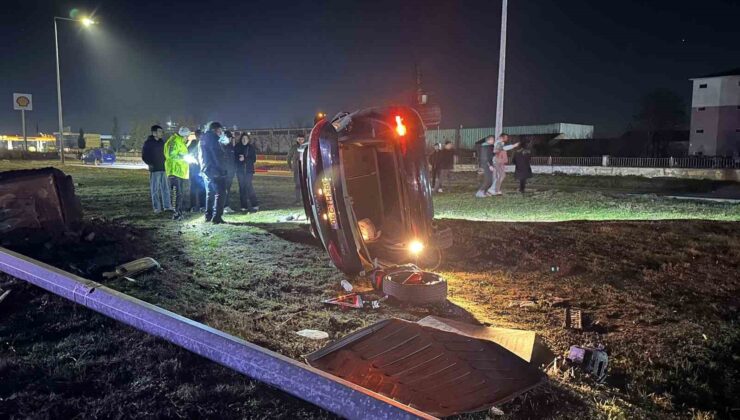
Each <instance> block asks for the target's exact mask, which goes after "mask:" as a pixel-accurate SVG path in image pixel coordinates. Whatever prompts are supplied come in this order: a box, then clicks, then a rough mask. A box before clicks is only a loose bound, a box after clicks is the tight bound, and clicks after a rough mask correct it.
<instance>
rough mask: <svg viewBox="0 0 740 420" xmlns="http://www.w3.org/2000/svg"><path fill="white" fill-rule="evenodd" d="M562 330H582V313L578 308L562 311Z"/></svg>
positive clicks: (568, 308)
mask: <svg viewBox="0 0 740 420" xmlns="http://www.w3.org/2000/svg"><path fill="white" fill-rule="evenodd" d="M563 328H567V329H574V330H582V329H583V312H582V311H581V310H580V309H578V308H571V307H567V308H565V309H563Z"/></svg>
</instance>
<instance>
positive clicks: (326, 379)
mask: <svg viewBox="0 0 740 420" xmlns="http://www.w3.org/2000/svg"><path fill="white" fill-rule="evenodd" d="M0 271H4V272H5V273H7V274H9V275H11V276H13V277H17V278H19V279H22V280H25V281H27V282H29V283H31V284H34V285H36V286H38V287H41V288H42V289H45V290H48V291H50V292H52V293H54V294H57V295H59V296H62V297H64V298H67V299H69V300H71V301H73V302H76V303H79V304H81V305H84V306H86V307H88V308H90V309H92V310H94V311H96V312H99V313H101V314H103V315H106V316H109V317H111V318H113V319H115V320H117V321H120V322H123V323H124V324H128V325H130V326H132V327H134V328H136V329H139V330H141V331H144V332H147V333H149V334H152V335H155V336H157V337H161V338H163V339H165V340H167V341H169V342H171V343H173V344H176V345H178V346H180V347H183V348H185V349H187V350H190V351H191V352H193V353H196V354H198V355H201V356H203V357H205V358H207V359H210V360H212V361H214V362H216V363H219V364H221V365H223V366H226V367H228V368H231V369H234V370H236V371H238V372H241V373H243V374H245V375H247V376H249V377H251V378H253V379H256V380H258V381H261V382H264V383H267V384H269V385H272V386H274V387H276V388H278V389H281V390H283V391H285V392H287V393H289V394H291V395H294V396H296V397H298V398H300V399H302V400H305V401H308V402H310V403H312V404H315V405H317V406H319V407H321V408H324V409H326V410H328V411H331V412H333V413H335V414H338V415H340V416H343V417H346V418H350V419H362V418H373V419H411V418H434V417H431V416H429V415H428V414H426V413H423V412H421V411H418V410H415V409H413V408H411V407H408V406H405V405H403V404H400V403H398V402H396V401H393V400H391V399H389V398H386V397H384V396H382V395H379V394H376V393H374V392H372V391H370V390H367V389H365V388H362V387H360V386H357V385H355V384H353V383H350V382H347V381H345V380H343V379H341V378H337V377H335V376H332V375H329V374H327V373H325V372H322V371H320V370H318V369H315V368H312V367H310V366H308V365H306V364H303V363H300V362H297V361H295V360H293V359H290V358H288V357H285V356H283V355H280V354H278V353H275V352H273V351H270V350H268V349H265V348H262V347H260V346H257V345H255V344H252V343H250V342H247V341H244V340H242V339H239V338H237V337H234V336H232V335H229V334H226V333H224V332H222V331H219V330H216V329H213V328H211V327H208V326H206V325H203V324H200V323H198V322H195V321H193V320H190V319H187V318H185V317H182V316H180V315H177V314H175V313H173V312H170V311H167V310H164V309H162V308H160V307H158V306H154V305H152V304H149V303H146V302H144V301H141V300H139V299H136V298H134V297H131V296H129V295H126V294H124V293H120V292H117V291H115V290H113V289H110V288H108V287H105V286H103V285H101V284H100V283H96V282H94V281H92V280H87V279H84V278H82V277H78V276H75V275H74V274H70V273H67V272H65V271H62V270H59V269H57V268H55V267H52V266H50V265H47V264H44V263H42V262H40V261H36V260H34V259H31V258H28V257H25V256H23V255H21V254H18V253H15V252H13V251H9V250H7V249H5V248H2V247H0Z"/></svg>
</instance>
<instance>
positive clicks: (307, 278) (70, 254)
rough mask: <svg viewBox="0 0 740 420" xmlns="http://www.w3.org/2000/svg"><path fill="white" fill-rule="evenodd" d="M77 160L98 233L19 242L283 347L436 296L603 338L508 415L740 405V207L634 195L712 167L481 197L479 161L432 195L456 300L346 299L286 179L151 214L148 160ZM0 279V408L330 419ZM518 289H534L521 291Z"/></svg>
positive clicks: (487, 315)
mask: <svg viewBox="0 0 740 420" xmlns="http://www.w3.org/2000/svg"><path fill="white" fill-rule="evenodd" d="M8 167H10V165H9V164H7V163H6V164H2V163H0V169H3V168H8ZM67 172H68V173H71V174H72V175H73V176H74V178H75V180H76V182H78V186H77V190H78V194H79V196H80V197H81V200H82V202H83V208H84V209H85V211H86V227H85V231H84V233H89V232H96V235H95V239H93V240H92V241H85V240H81V241H79V242H75V243H74V246H71V245H70V244H67V245H66V246H64V245H63V244H60V245H56V246H51V245H50V246H48V247H30V248H26V249H22V248H18V249H16V250H17V251H19V252H23V253H25V254H27V255H30V256H33V257H35V258H38V259H40V260H43V261H46V262H48V263H50V264H52V265H55V266H58V267H60V268H62V269H65V270H68V271H71V272H75V273H77V274H81V275H83V276H85V277H88V278H91V279H93V280H96V281H101V282H103V283H105V284H106V285H108V286H110V287H112V288H114V289H116V290H120V291H123V292H125V293H129V294H131V295H133V296H135V297H138V298H140V299H143V300H145V301H148V302H151V303H154V304H157V305H159V306H162V307H164V308H166V309H169V310H173V311H175V312H177V313H180V314H182V315H184V316H187V317H190V318H192V319H195V320H197V321H200V322H203V323H206V324H208V325H210V326H213V327H215V328H219V329H222V330H224V331H226V332H229V333H231V334H234V335H237V336H239V337H242V338H244V339H246V340H248V341H251V342H254V343H256V344H258V345H261V346H264V347H267V348H269V349H272V350H275V351H277V352H279V353H282V354H285V355H287V356H290V357H293V358H296V359H301V358H302V356H304V355H306V354H308V353H310V352H312V351H314V350H316V349H318V348H320V347H323V346H324V345H325V344H326V343H325V342H317V341H311V340H307V339H304V338H302V337H300V336H298V335H296V334H295V331H298V330H300V329H304V328H311V329H319V330H323V331H326V332H328V333H329V335H330V339H336V338H339V337H342V336H344V335H347V334H349V333H351V332H352V331H355V330H357V329H359V328H362V327H364V326H367V325H370V324H372V323H374V322H376V321H378V320H381V319H385V318H388V317H399V318H403V319H408V320H418V319H419V318H421V317H423V316H426V315H428V314H435V315H440V316H444V317H448V318H456V319H464V320H468V321H477V322H481V323H485V324H487V325H488V324H490V325H494V326H503V327H513V328H522V329H531V330H535V331H537V332H538V333H539V334H540V335H541V336H542V337H543V339H544V341H545V342H546V344H547V345H548V346H549V347H550V349H551V350H552V351H553V352H555V353H556V354H563V353H564V352H566V351H567V349H568V347H569V346H570V345H573V344H578V345H598V344H602V345H604V346H605V347H606V349H607V351H608V352H609V355H610V370H609V376H608V378H607V379H606V381H605V382H604V383H600V384H599V383H595V382H593V381H592V380H590V379H589V378H586V377H580V376H579V377H575V378H573V377H566V376H565V375H552V376H551V377H550V379H551V380H550V381H549V383H548V384H547V385H546V386H543V387H541V388H539V389H537V390H535V391H532V392H530V393H528V394H525V395H523V396H521V397H519V398H517V399H516V400H514V401H512V402H510V403H507V404H505V405H503V406H502V407H500V408H501V410H503V411H504V413H506V416H507V417H511V418H656V417H659V418H665V417H686V418H690V417H694V418H731V417H737V416H739V415H740V411H739V410H740V401H739V398H738V397H737V396H738V395H740V385H739V382H738V375H739V374H740V368H739V367H740V363H738V362H739V361H740V360H739V359H740V329H738V306H739V305H740V293H738V292H739V290H738V289H739V286H740V284H739V283H740V224H738V223H737V221H738V220H740V208H738V207H740V206H738V205H732V204H716V203H697V202H678V201H675V200H669V199H662V198H660V197H657V196H650V197H648V198H639V197H633V196H627V195H624V193H625V192H627V191H631V192H648V193H655V192H661V191H675V190H679V189H685V190H690V191H700V190H702V189H711V188H714V186H713V185H711V184H710V183H705V182H692V183H683V182H682V183H677V182H674V181H665V180H652V181H650V180H643V179H631V178H628V179H623V180H617V179H611V178H598V179H597V178H588V177H542V178H535V179H534V180H533V182H532V187H533V192H532V193H530V194H529V195H526V196H523V197H522V196H519V195H516V194H509V195H507V196H504V197H501V198H496V199H487V200H488V201H480V200H476V199H474V198H472V191H473V189H474V188H473V187H472V186H471V185H472V184H474V179H472V178H471V177H469V176H465V175H462V176H457V177H456V178H455V180H454V183H453V185H452V186H451V189H450V190H449V191H448V192H445V193H444V194H442V195H440V196H438V197H437V198H436V199H435V208H436V209H437V213H438V214H439V215H440V216H441V218H440V219H439V223H440V224H441V225H442V226H448V227H451V228H452V229H453V230H454V232H455V246H454V247H453V248H452V249H451V250H450V251H448V252H447V253H446V255H445V260H444V262H443V263H442V265H441V266H440V268H439V271H440V273H441V274H443V275H444V276H445V277H446V278H447V280H448V282H449V289H450V290H449V301H448V303H447V304H445V305H441V306H435V307H431V308H419V307H402V306H398V305H392V304H385V305H383V307H382V308H381V309H379V310H366V311H341V310H338V309H336V308H332V307H327V306H324V305H322V304H321V303H320V301H321V299H323V298H326V297H329V296H333V295H337V294H339V293H340V289H339V281H340V280H341V279H342V278H343V277H342V275H341V274H340V273H339V272H338V271H337V270H336V269H335V268H333V267H332V266H331V264H330V262H329V259H328V257H327V256H326V253H325V252H324V251H323V249H322V248H321V247H320V245H319V244H318V243H317V242H316V241H315V240H314V239H313V238H312V237H311V236H310V234H308V232H307V230H306V227H305V225H301V224H294V223H278V222H277V220H278V218H280V217H283V216H285V215H287V214H292V213H298V212H300V211H301V210H300V209H298V208H292V207H290V206H289V205H288V204H287V203H289V202H290V201H291V200H292V191H291V189H292V185H291V180H290V179H285V178H268V177H258V178H257V182H256V187H257V192H258V194H259V195H260V197H261V199H262V201H263V202H262V207H263V208H265V209H266V211H264V212H260V213H257V214H255V215H230V216H227V217H226V219H227V221H230V223H229V224H227V225H221V226H212V225H206V224H204V223H202V221H201V220H200V219H201V218H200V216H199V215H192V216H190V217H189V218H188V219H187V220H186V221H183V222H173V221H170V220H167V219H166V218H165V217H164V216H163V215H154V214H152V213H151V209H150V205H149V203H148V201H147V192H146V190H147V184H146V173H141V172H139V171H116V170H105V169H96V168H74V169H72V168H68V169H67ZM512 188H513V182H512V183H511V184H508V183H507V184H505V190H507V189H509V190H511V189H512ZM594 188H596V189H598V190H599V191H597V192H593V191H590V190H592V189H594ZM494 200H499V201H494ZM553 214H555V215H556V217H554V216H553ZM635 215H636V216H635ZM470 219H473V220H470ZM579 219H580V220H579ZM584 219H585V220H584ZM632 219H638V220H632ZM639 219H642V220H639ZM691 219H697V220H691ZM490 220H507V221H495V222H494V221H490ZM532 220H551V221H552V222H548V223H542V222H533V221H532ZM83 236H84V235H83ZM142 256H151V257H154V258H156V259H157V260H158V261H159V262H160V263H161V264H162V267H163V270H162V272H158V273H149V274H145V275H141V276H138V277H137V279H136V280H137V283H130V282H127V281H123V280H121V281H113V282H104V281H102V278H101V276H100V274H101V273H102V272H103V271H105V270H106V269H108V268H110V267H111V266H113V265H115V264H117V263H120V262H125V261H128V260H130V259H133V258H138V257H142ZM354 283H355V285H356V286H357V287H369V284H366V283H363V282H359V281H355V282H354ZM0 288H3V289H10V290H11V291H12V292H11V296H10V298H9V299H8V300H6V301H5V302H3V303H2V304H0V377H2V378H9V379H10V380H3V381H0V418H7V417H10V418H26V417H52V418H68V417H74V416H80V417H91V418H129V417H142V416H151V417H162V418H192V417H212V418H215V417H218V418H320V417H330V415H329V414H327V413H324V412H322V411H321V410H319V409H317V408H316V407H313V406H311V405H309V404H306V403H303V402H302V401H300V400H297V399H295V398H292V397H290V396H287V395H285V394H283V393H281V392H279V391H276V390H274V389H271V388H270V387H267V386H264V385H261V384H259V383H256V382H254V381H250V380H249V379H247V378H244V377H242V376H240V375H237V374H235V373H233V372H231V371H229V370H227V369H225V368H221V367H219V366H217V365H215V364H213V363H211V362H209V361H207V360H204V359H201V358H199V357H197V356H194V355H192V354H190V353H188V352H186V351H184V350H181V349H179V348H177V347H175V346H173V345H170V344H168V343H166V342H164V341H162V340H159V339H154V338H152V337H149V336H147V335H145V334H143V333H140V332H138V331H135V330H132V329H130V328H128V327H124V326H122V325H120V324H118V323H116V322H114V321H112V320H109V319H107V318H105V317H103V316H100V315H97V314H94V313H92V312H90V311H88V310H86V309H84V308H81V307H78V306H75V305H73V304H71V303H69V302H66V301H64V300H63V299H61V298H58V297H56V296H54V295H50V294H48V293H45V292H42V291H41V290H39V289H37V288H35V287H33V286H29V285H26V284H24V283H22V282H20V281H18V280H15V279H11V278H9V277H7V276H4V275H0ZM552 297H561V298H568V299H570V300H571V303H572V304H573V305H574V306H578V307H580V308H582V309H583V310H584V313H585V314H586V315H587V321H588V323H587V327H586V328H585V330H584V331H574V330H565V329H563V328H562V326H561V323H562V321H561V311H562V309H561V308H556V307H550V306H549V305H547V303H546V301H547V300H548V299H550V298H552ZM519 300H532V301H534V302H535V303H536V304H535V305H534V306H531V307H518V306H513V305H512V302H514V301H519ZM463 417H465V418H485V417H486V414H485V413H478V414H472V415H467V416H463Z"/></svg>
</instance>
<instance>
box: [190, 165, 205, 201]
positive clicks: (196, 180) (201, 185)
mask: <svg viewBox="0 0 740 420" xmlns="http://www.w3.org/2000/svg"><path fill="white" fill-rule="evenodd" d="M195 168H196V169H195V170H193V167H192V166H191V169H190V208H191V209H196V210H197V209H199V208H201V207H204V208H205V206H206V185H205V182H204V181H203V177H201V176H200V167H198V166H195Z"/></svg>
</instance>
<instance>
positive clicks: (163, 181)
mask: <svg viewBox="0 0 740 420" xmlns="http://www.w3.org/2000/svg"><path fill="white" fill-rule="evenodd" d="M151 132H152V134H151V135H150V136H149V137H147V139H146V141H145V142H144V146H143V147H142V148H141V159H142V160H143V161H144V163H146V164H147V166H148V167H149V191H150V193H151V195H152V207H154V213H160V212H161V211H162V210H172V204H171V202H170V194H169V187H168V186H167V175H166V174H165V168H164V142H163V141H162V136H163V135H164V130H163V129H162V127H160V126H158V125H153V126H152V128H151Z"/></svg>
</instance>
